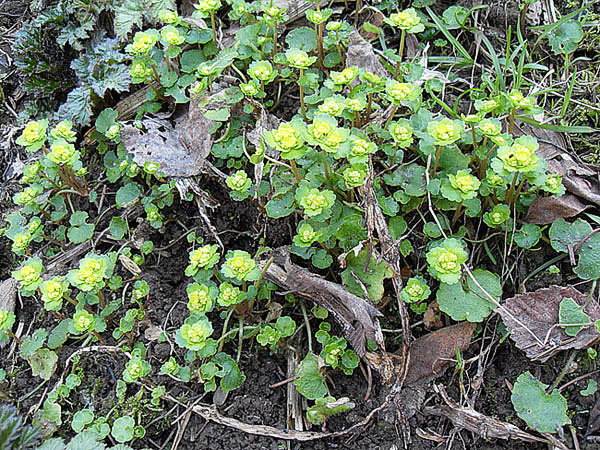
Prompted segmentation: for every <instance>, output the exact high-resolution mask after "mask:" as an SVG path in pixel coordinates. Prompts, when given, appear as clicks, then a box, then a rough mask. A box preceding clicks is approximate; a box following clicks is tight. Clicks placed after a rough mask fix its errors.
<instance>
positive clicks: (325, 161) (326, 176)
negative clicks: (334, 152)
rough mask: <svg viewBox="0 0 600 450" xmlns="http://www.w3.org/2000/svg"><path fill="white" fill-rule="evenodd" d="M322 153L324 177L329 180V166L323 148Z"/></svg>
mask: <svg viewBox="0 0 600 450" xmlns="http://www.w3.org/2000/svg"><path fill="white" fill-rule="evenodd" d="M321 152H322V153H323V167H324V168H325V178H327V180H329V166H328V165H327V153H326V152H325V150H321Z"/></svg>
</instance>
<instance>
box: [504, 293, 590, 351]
mask: <svg viewBox="0 0 600 450" xmlns="http://www.w3.org/2000/svg"><path fill="white" fill-rule="evenodd" d="M567 297H569V298H572V299H573V300H574V301H575V302H576V303H577V304H578V305H579V306H582V305H584V304H586V302H588V296H587V294H582V293H581V292H579V291H578V290H577V289H575V288H574V287H572V286H568V287H561V286H551V287H549V288H544V289H539V290H537V291H535V292H528V293H526V294H518V295H515V296H514V297H512V298H509V299H508V300H506V303H505V304H504V305H503V307H501V308H498V309H497V310H496V311H497V312H498V313H499V314H500V316H501V317H502V321H503V322H504V324H505V325H506V326H507V327H508V328H509V329H510V330H511V333H510V337H511V338H512V340H513V341H515V344H516V346H517V347H518V348H520V349H521V350H523V351H524V352H525V354H526V355H527V357H529V358H531V359H539V360H540V361H547V360H548V359H549V358H550V357H551V356H552V355H554V354H556V353H558V352H559V351H560V350H567V349H571V348H575V349H582V348H586V347H588V346H589V345H591V344H592V343H594V342H595V341H596V340H597V339H598V338H599V337H600V334H599V333H598V331H597V330H596V327H594V326H590V327H587V328H584V329H582V330H581V331H580V332H579V333H578V334H577V336H574V337H572V336H568V335H567V334H566V333H565V332H564V331H563V329H562V328H561V327H559V326H555V325H557V324H558V323H560V322H559V307H560V302H561V301H562V300H563V299H564V298H567ZM583 311H584V312H585V313H586V314H587V315H588V316H589V317H590V320H591V321H592V322H594V321H596V320H597V319H599V318H600V305H598V303H597V302H596V300H594V299H591V300H590V301H589V302H588V303H587V306H586V307H585V308H584V310H583ZM509 313H510V314H509ZM514 318H517V319H518V320H519V321H520V322H521V323H520V324H519V323H517V322H516V321H515V319H514ZM525 327H527V329H526V328H525ZM532 333H533V335H535V337H534V336H533V335H532ZM536 338H537V339H536Z"/></svg>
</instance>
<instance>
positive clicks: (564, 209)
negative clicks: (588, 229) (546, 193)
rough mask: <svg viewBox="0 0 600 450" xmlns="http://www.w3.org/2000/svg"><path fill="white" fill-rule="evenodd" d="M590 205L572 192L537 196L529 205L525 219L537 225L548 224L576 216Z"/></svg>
mask: <svg viewBox="0 0 600 450" xmlns="http://www.w3.org/2000/svg"><path fill="white" fill-rule="evenodd" d="M590 206H591V205H586V204H585V203H583V202H582V201H581V200H580V199H579V197H577V196H575V195H572V194H565V195H562V196H560V197H557V196H556V195H553V196H551V197H537V198H536V199H535V200H534V201H533V202H532V203H531V205H529V209H528V210H527V215H526V216H525V221H526V222H528V223H535V224H537V225H547V224H551V223H554V222H555V221H556V220H558V219H561V218H562V219H566V218H569V217H575V216H576V215H578V214H579V213H580V212H582V211H584V210H586V209H587V208H589V207H590Z"/></svg>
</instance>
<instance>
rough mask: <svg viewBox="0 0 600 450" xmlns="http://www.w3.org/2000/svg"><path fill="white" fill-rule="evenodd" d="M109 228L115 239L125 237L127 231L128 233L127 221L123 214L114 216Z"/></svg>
mask: <svg viewBox="0 0 600 450" xmlns="http://www.w3.org/2000/svg"><path fill="white" fill-rule="evenodd" d="M108 229H109V231H110V234H111V236H112V237H114V238H115V239H118V240H120V239H123V236H125V233H127V230H128V228H127V221H126V220H125V219H124V218H122V217H121V216H114V217H113V218H112V219H110V224H109V225H108Z"/></svg>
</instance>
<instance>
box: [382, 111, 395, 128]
mask: <svg viewBox="0 0 600 450" xmlns="http://www.w3.org/2000/svg"><path fill="white" fill-rule="evenodd" d="M396 111H398V105H394V107H393V108H392V111H391V112H390V116H389V117H388V119H387V120H386V122H385V125H384V126H383V128H387V126H388V124H389V123H390V122H391V121H392V119H393V118H394V115H395V114H396Z"/></svg>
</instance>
